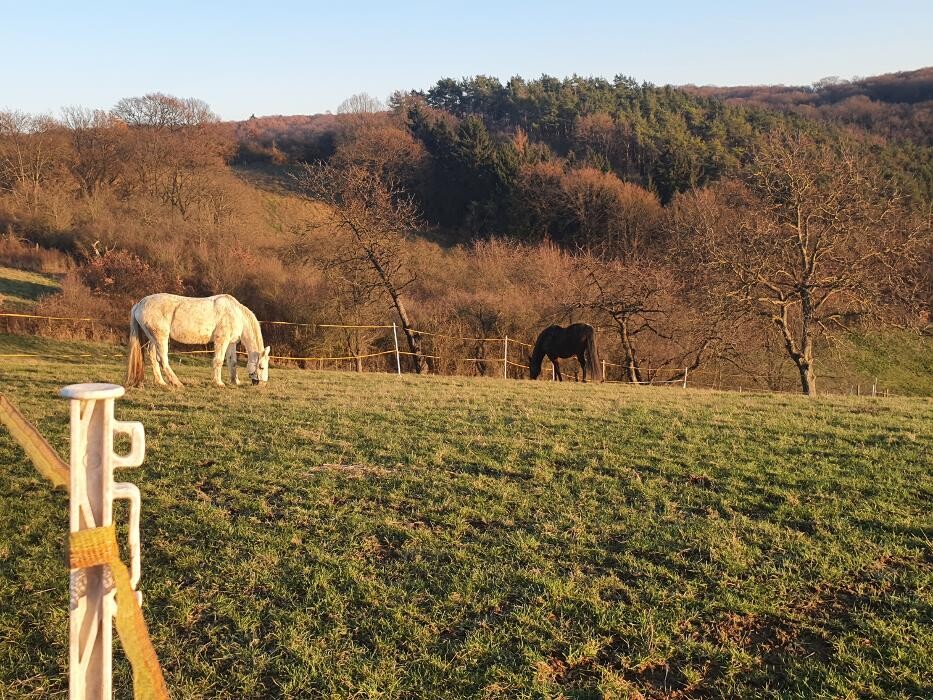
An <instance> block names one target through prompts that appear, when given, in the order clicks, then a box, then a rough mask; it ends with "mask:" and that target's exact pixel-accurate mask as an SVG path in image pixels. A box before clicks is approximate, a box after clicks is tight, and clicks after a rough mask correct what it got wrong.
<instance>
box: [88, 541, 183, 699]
mask: <svg viewBox="0 0 933 700" xmlns="http://www.w3.org/2000/svg"><path fill="white" fill-rule="evenodd" d="M70 553H71V568H72V569H86V568H89V567H91V566H101V565H107V566H109V567H110V573H111V574H112V575H113V580H114V583H115V584H116V587H117V613H116V618H115V621H116V626H117V633H118V634H119V635H120V641H121V642H122V643H123V651H124V652H125V653H126V657H127V658H128V659H129V660H130V664H132V666H133V697H134V698H136V700H168V688H166V686H165V679H164V678H163V677H162V669H161V667H160V666H159V659H158V657H157V656H156V653H155V649H153V648H152V642H151V641H150V640H149V629H148V628H147V627H146V620H145V619H144V618H143V611H142V610H141V609H140V607H139V602H138V601H137V600H136V594H135V592H134V591H133V586H132V584H131V583H130V572H129V571H127V569H126V564H124V563H123V560H122V559H120V549H119V547H117V531H116V527H115V526H114V525H112V524H111V525H105V526H104V527H95V528H90V529H88V530H80V531H78V532H72V533H71V539H70Z"/></svg>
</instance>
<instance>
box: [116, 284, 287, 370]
mask: <svg viewBox="0 0 933 700" xmlns="http://www.w3.org/2000/svg"><path fill="white" fill-rule="evenodd" d="M141 334H145V336H146V339H148V346H149V348H148V352H149V363H150V364H151V365H152V374H153V375H154V376H155V380H156V383H158V384H161V385H162V386H165V379H163V377H162V372H163V371H164V372H165V377H166V378H168V381H169V383H171V384H173V385H174V386H182V383H181V381H179V379H178V377H177V376H175V372H173V371H172V368H171V367H170V366H169V364H168V341H169V338H172V340H176V341H178V342H179V343H187V344H199V343H207V342H209V341H210V342H213V343H214V362H213V367H214V384H216V385H217V386H223V385H224V383H223V380H222V379H221V378H220V373H221V368H222V367H223V363H224V356H225V355H226V359H227V366H228V368H229V369H230V381H231V382H233V383H234V384H239V383H240V380H239V379H237V376H236V344H237V342H238V341H240V342H242V343H243V345H244V347H245V348H246V353H247V361H246V371H247V372H249V376H250V379H252V380H253V384H259V383H260V382H266V381H269V354H270V352H271V349H270V348H269V347H268V346H267V347H263V346H262V330H261V329H260V328H259V321H257V320H256V316H255V315H254V314H253V312H252V311H250V310H249V309H247V308H246V307H245V306H243V304H241V303H240V302H238V301H237V300H236V299H234V298H233V297H232V296H230V295H229V294H218V295H216V296H212V297H204V298H194V297H182V296H178V295H177V294H150V295H149V296H147V297H143V298H142V299H140V300H139V301H138V302H136V304H134V305H133V309H132V311H130V347H129V354H128V356H127V360H126V384H127V386H139V385H141V384H142V383H143V379H144V376H145V368H144V366H143V353H142V345H141V343H140V335H141ZM160 363H161V370H160V368H159V365H160Z"/></svg>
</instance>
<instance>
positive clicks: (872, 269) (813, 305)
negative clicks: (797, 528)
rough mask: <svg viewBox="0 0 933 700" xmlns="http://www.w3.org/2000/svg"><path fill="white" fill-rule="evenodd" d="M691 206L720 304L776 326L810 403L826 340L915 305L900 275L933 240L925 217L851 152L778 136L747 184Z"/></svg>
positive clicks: (693, 235) (693, 198) (700, 253)
mask: <svg viewBox="0 0 933 700" xmlns="http://www.w3.org/2000/svg"><path fill="white" fill-rule="evenodd" d="M687 200H688V201H689V205H688V206H687V209H688V210H689V214H688V216H687V219H688V221H684V222H682V223H684V224H686V225H684V226H682V232H683V234H684V235H685V236H687V237H688V238H689V240H690V241H691V246H692V251H693V254H694V255H695V256H696V258H697V259H698V262H700V263H701V264H702V265H704V266H705V268H706V270H707V271H708V272H709V274H710V276H712V277H715V278H718V279H720V280H721V281H722V283H723V286H722V289H723V290H724V292H723V293H725V294H728V295H730V296H731V297H732V298H734V299H735V300H737V301H739V302H741V303H742V304H743V305H744V306H745V307H746V308H747V309H749V310H752V311H754V312H755V313H758V314H761V315H763V316H764V317H765V318H767V319H768V320H769V321H770V322H771V324H772V326H773V327H774V328H775V329H776V331H777V332H778V333H779V335H780V338H781V341H782V342H783V345H784V348H785V350H786V352H787V355H788V357H789V358H790V359H791V361H792V362H793V363H794V365H795V366H796V367H797V370H798V372H799V374H800V384H801V388H802V390H803V392H804V393H805V394H807V395H810V396H812V395H815V394H816V369H815V353H816V343H817V341H818V340H819V339H821V338H828V339H831V338H832V334H833V332H834V331H837V330H844V329H847V328H850V327H852V326H853V325H854V324H856V323H859V322H862V321H865V320H867V319H877V320H882V321H884V320H892V318H893V315H894V314H896V313H898V312H900V311H903V310H904V309H905V308H909V307H910V306H911V305H912V304H913V303H914V301H913V300H912V299H911V297H912V294H911V293H910V291H911V284H910V282H909V280H907V279H905V277H904V272H905V271H906V270H910V269H911V268H912V267H915V266H916V261H917V258H918V255H919V251H920V245H921V244H922V242H923V240H924V237H926V238H927V239H928V237H929V235H930V217H929V212H928V211H927V212H926V213H925V214H920V215H918V214H917V213H916V212H910V211H909V210H907V209H906V207H905V206H904V204H905V203H904V200H902V198H901V197H899V196H898V194H897V193H896V192H893V191H891V190H890V189H889V188H888V187H887V186H886V184H885V183H884V182H883V181H882V179H881V177H880V175H879V173H878V171H877V169H876V168H875V167H874V166H873V165H872V164H871V163H869V162H868V161H867V159H865V158H863V157H862V156H861V155H860V152H859V150H858V148H857V147H856V146H854V145H851V144H847V143H823V142H816V141H814V140H812V139H811V138H809V137H807V136H804V135H798V134H785V133H777V134H773V135H771V136H770V137H768V138H767V139H766V140H764V141H763V143H762V144H761V145H760V146H759V147H758V149H757V150H756V152H755V154H754V159H753V162H752V163H751V165H750V168H749V172H748V177H747V180H746V182H745V183H738V182H724V183H719V184H717V185H715V186H713V188H711V189H710V190H707V191H701V192H693V193H691V194H689V195H688V196H687ZM682 203H684V202H682ZM908 315H911V314H908ZM912 315H913V316H914V317H916V315H917V314H916V313H914V314H912Z"/></svg>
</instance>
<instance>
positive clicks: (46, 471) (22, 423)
mask: <svg viewBox="0 0 933 700" xmlns="http://www.w3.org/2000/svg"><path fill="white" fill-rule="evenodd" d="M0 423H3V424H4V425H5V426H6V429H7V430H9V431H10V435H12V436H13V439H14V440H16V442H18V443H19V445H20V447H22V448H23V452H25V453H26V456H27V457H29V459H30V460H31V461H32V463H33V464H34V465H35V467H36V469H37V470H38V472H39V473H40V474H42V476H44V477H45V478H46V479H48V480H49V481H51V482H52V484H54V485H55V486H62V487H64V488H65V489H66V490H67V489H68V486H69V476H68V465H67V464H66V463H65V462H64V461H62V458H61V457H59V456H58V453H57V452H56V451H55V449H54V448H53V447H52V446H51V445H50V444H49V443H48V442H47V441H46V439H45V438H44V437H42V435H41V433H39V431H38V430H36V429H35V428H33V427H32V425H30V423H29V421H27V420H26V418H25V417H24V416H23V414H22V413H20V412H19V409H17V408H16V406H14V405H13V404H11V403H10V402H9V400H7V397H6V396H4V395H3V394H0Z"/></svg>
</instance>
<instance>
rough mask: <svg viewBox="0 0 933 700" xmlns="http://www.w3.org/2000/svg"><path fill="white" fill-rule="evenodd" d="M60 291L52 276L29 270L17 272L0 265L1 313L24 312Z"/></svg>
mask: <svg viewBox="0 0 933 700" xmlns="http://www.w3.org/2000/svg"><path fill="white" fill-rule="evenodd" d="M58 290H59V285H58V282H57V281H56V280H55V278H54V276H52V275H45V274H42V273H40V272H30V271H28V270H16V269H14V268H12V267H3V266H2V265H0V300H2V302H3V303H2V304H0V311H23V310H26V309H29V308H31V307H32V306H34V305H35V303H36V301H38V300H39V299H41V298H42V297H44V296H45V295H46V294H53V293H54V292H57V291H58Z"/></svg>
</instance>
